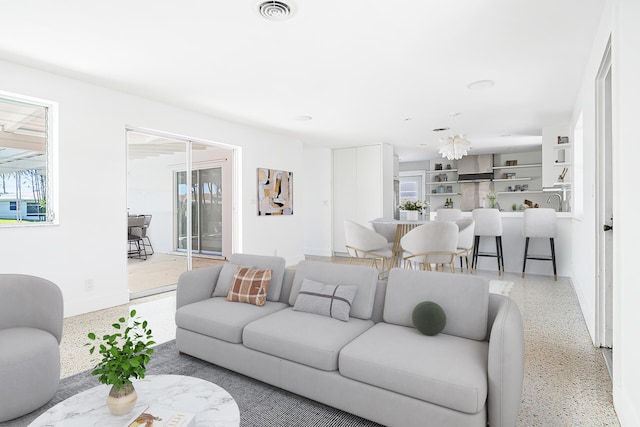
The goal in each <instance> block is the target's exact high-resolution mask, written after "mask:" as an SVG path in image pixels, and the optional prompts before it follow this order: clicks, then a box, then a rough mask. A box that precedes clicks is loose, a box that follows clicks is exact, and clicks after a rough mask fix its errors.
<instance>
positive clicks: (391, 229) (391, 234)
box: [371, 218, 397, 243]
mask: <svg viewBox="0 0 640 427" xmlns="http://www.w3.org/2000/svg"><path fill="white" fill-rule="evenodd" d="M385 220H386V221H390V220H388V219H386V218H376V219H374V220H373V221H371V225H372V226H373V230H374V231H375V232H376V233H378V234H381V235H383V236H384V237H385V239H387V242H389V243H393V242H394V240H395V238H396V229H397V225H396V224H394V223H392V222H386V223H385V222H380V221H385Z"/></svg>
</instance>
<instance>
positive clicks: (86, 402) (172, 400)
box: [29, 375, 240, 427]
mask: <svg viewBox="0 0 640 427" xmlns="http://www.w3.org/2000/svg"><path fill="white" fill-rule="evenodd" d="M133 385H134V387H135V389H136V392H137V394H138V401H137V402H136V406H135V407H134V408H133V409H132V410H131V412H130V413H128V414H125V415H120V416H115V415H111V413H110V412H109V409H108V408H107V395H108V394H109V390H110V389H111V386H107V385H104V384H100V385H99V386H97V387H94V388H92V389H89V390H86V391H83V392H81V393H78V394H76V395H74V396H71V397H70V398H68V399H66V400H64V401H62V402H60V403H58V404H57V405H56V406H54V407H52V408H50V409H49V410H48V411H47V412H45V413H44V414H42V415H40V416H39V417H38V418H37V419H35V420H34V421H33V422H32V423H31V424H29V427H37V426H47V427H48V426H51V427H53V426H56V427H76V426H78V427H80V426H82V427H86V426H101V427H109V426H117V427H122V426H124V425H126V423H127V422H128V421H129V420H131V419H132V418H133V417H134V416H135V415H136V414H137V413H139V412H142V411H143V410H144V409H146V408H147V407H148V406H151V405H157V406H160V407H165V408H171V409H173V410H176V411H181V412H186V413H192V414H195V415H196V416H195V419H196V426H198V427H205V426H206V427H238V426H239V425H240V410H239V409H238V405H237V404H236V402H235V400H233V397H231V395H230V394H229V393H227V391H226V390H225V389H223V388H222V387H220V386H218V385H216V384H214V383H212V382H209V381H205V380H202V379H200V378H194V377H186V376H182V375H149V376H147V377H145V378H144V379H141V380H136V381H134V382H133Z"/></svg>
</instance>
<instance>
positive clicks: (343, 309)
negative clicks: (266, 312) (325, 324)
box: [293, 279, 358, 322]
mask: <svg viewBox="0 0 640 427" xmlns="http://www.w3.org/2000/svg"><path fill="white" fill-rule="evenodd" d="M357 290H358V288H357V287H356V286H336V285H325V284H324V283H320V282H316V281H314V280H310V279H304V280H303V281H302V287H301V288H300V293H299V294H298V298H296V303H295V304H294V306H293V309H294V310H296V311H304V312H306V313H313V314H321V315H323V316H328V317H332V318H334V319H338V320H342V321H344V322H347V321H349V311H350V310H351V303H352V302H353V299H354V298H355V296H356V291H357Z"/></svg>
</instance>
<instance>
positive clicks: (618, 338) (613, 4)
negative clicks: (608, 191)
mask: <svg viewBox="0 0 640 427" xmlns="http://www.w3.org/2000/svg"><path fill="white" fill-rule="evenodd" d="M638 22H640V2H638V1H637V0H613V1H610V2H607V3H606V6H605V11H604V13H603V19H602V22H601V25H600V28H599V31H598V34H597V36H596V38H595V40H594V44H593V49H592V52H591V58H590V62H589V64H588V66H587V68H586V70H585V75H584V79H583V84H582V87H581V90H580V94H579V97H578V101H577V103H576V107H575V109H574V114H573V121H572V127H574V126H575V125H576V122H577V120H578V118H579V115H580V114H581V113H582V114H583V138H584V151H583V161H584V171H585V173H584V177H583V178H584V187H583V203H584V215H583V218H582V220H575V221H574V232H573V236H574V240H573V250H574V266H575V271H574V274H573V279H574V286H575V288H576V293H577V294H578V297H579V301H580V305H581V308H582V311H583V313H584V317H585V320H586V322H587V326H588V329H589V332H590V333H591V336H592V338H594V339H595V329H596V324H595V322H596V276H595V275H596V272H595V261H596V260H595V253H596V252H595V250H596V248H595V237H594V236H595V233H597V232H599V230H598V228H597V226H596V218H595V185H596V181H595V170H596V169H595V168H596V148H595V147H596V145H595V135H596V117H595V83H594V81H595V78H596V76H597V73H598V67H599V66H600V63H601V61H602V58H603V55H604V52H605V47H606V44H607V40H608V39H609V36H611V40H612V76H613V79H612V81H613V199H614V200H613V205H614V206H613V208H614V215H615V217H614V221H615V227H614V248H613V252H614V255H613V257H614V287H613V292H614V314H613V333H614V337H613V365H614V366H613V401H614V406H615V409H616V413H617V414H618V418H619V419H620V422H621V424H622V425H623V426H637V425H640V412H639V408H640V364H639V363H638V357H639V355H640V343H639V341H638V338H637V337H638V326H639V325H640V310H638V308H637V305H638V303H639V302H640V286H638V280H639V279H638V269H637V263H638V250H637V242H638V241H640V227H639V226H638V223H637V219H636V218H637V215H638V211H639V210H640V206H639V203H638V201H637V197H636V195H637V193H638V191H637V173H636V170H637V168H638V159H640V144H638V136H637V135H638V117H640V104H639V103H638V99H640V79H639V77H638V76H640V55H638V52H640V27H639V26H638V25H637V23H638Z"/></svg>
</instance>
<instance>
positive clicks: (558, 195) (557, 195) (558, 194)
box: [547, 193, 562, 212]
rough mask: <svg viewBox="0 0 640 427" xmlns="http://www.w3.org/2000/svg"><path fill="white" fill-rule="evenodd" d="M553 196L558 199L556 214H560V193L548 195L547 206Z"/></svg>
mask: <svg viewBox="0 0 640 427" xmlns="http://www.w3.org/2000/svg"><path fill="white" fill-rule="evenodd" d="M553 196H556V197H558V212H562V196H561V195H560V193H551V194H550V195H549V198H548V199H547V204H550V203H551V198H552V197H553Z"/></svg>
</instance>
